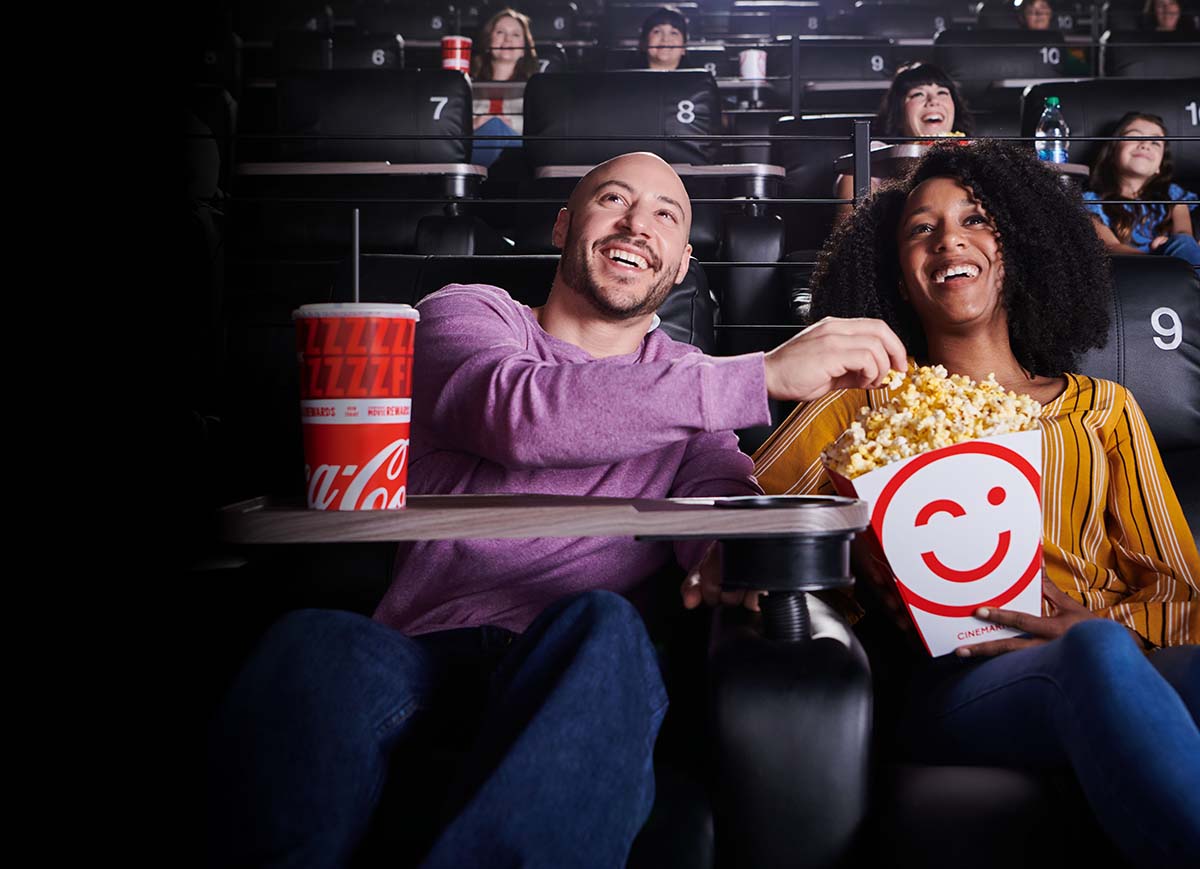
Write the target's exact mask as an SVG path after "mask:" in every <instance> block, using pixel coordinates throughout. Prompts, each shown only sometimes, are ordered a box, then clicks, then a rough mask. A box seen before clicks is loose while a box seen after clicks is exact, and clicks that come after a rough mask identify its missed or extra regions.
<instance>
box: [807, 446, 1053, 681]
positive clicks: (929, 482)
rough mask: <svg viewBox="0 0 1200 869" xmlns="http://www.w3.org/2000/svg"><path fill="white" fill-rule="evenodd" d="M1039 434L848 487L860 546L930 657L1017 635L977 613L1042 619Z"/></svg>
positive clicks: (840, 482) (926, 458)
mask: <svg viewBox="0 0 1200 869" xmlns="http://www.w3.org/2000/svg"><path fill="white" fill-rule="evenodd" d="M1041 467H1042V433H1041V431H1040V430H1033V431H1022V432H1017V433H1014V434H1003V435H997V436H994V437H985V438H978V439H976V440H969V441H963V442H961V443H956V444H952V445H950V446H945V447H941V448H940V449H935V450H931V451H929V452H925V453H921V454H919V455H915V456H912V457H911V458H907V459H903V460H901V461H896V462H892V463H891V464H887V465H884V466H883V467H880V468H877V469H876V470H873V471H868V472H867V473H865V474H861V475H859V476H857V477H855V478H854V479H853V480H850V479H847V478H846V477H844V476H842V475H841V474H839V473H838V472H837V471H835V470H834V469H833V468H827V470H828V472H829V476H830V478H831V479H832V480H833V483H834V487H835V488H836V489H837V491H838V492H839V493H840V494H842V495H848V496H851V497H855V498H860V499H862V500H863V501H866V502H867V504H868V506H869V507H870V511H871V514H870V515H871V528H870V531H868V532H867V534H865V535H863V536H864V538H865V539H866V540H867V544H866V545H867V546H869V547H871V549H872V550H873V554H874V555H876V556H877V557H878V558H879V560H880V561H882V562H883V564H884V565H885V566H886V568H887V570H888V572H890V574H891V578H892V579H893V580H894V582H895V586H896V589H897V590H898V592H899V596H900V599H901V600H902V601H903V603H904V606H905V608H906V609H907V610H908V614H909V616H910V617H911V619H912V623H913V625H914V626H915V627H916V630H917V632H918V634H920V637H921V640H922V642H923V643H924V644H925V648H926V649H928V651H929V654H930V655H933V656H934V657H937V656H939V655H945V654H947V653H949V652H952V651H954V650H955V649H956V648H958V647H960V646H969V645H973V644H975V643H982V642H987V641H990V640H998V639H1002V638H1004V637H1015V636H1019V635H1020V633H1021V632H1020V631H1017V630H1014V629H1012V628H1006V627H1002V626H1000V625H996V624H993V623H991V622H987V621H983V620H980V619H977V618H975V617H974V616H973V615H971V614H972V613H973V612H974V611H975V610H976V609H977V608H979V607H981V606H987V607H1002V608H1004V609H1009V610H1017V611H1020V612H1024V613H1029V614H1031V615H1041V613H1042V584H1041V583H1040V582H1037V581H1035V580H1037V579H1038V577H1039V576H1040V574H1041V567H1042V498H1041V491H1042V478H1041Z"/></svg>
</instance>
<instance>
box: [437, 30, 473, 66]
mask: <svg viewBox="0 0 1200 869" xmlns="http://www.w3.org/2000/svg"><path fill="white" fill-rule="evenodd" d="M442 69H456V70H458V71H459V72H461V73H463V74H464V75H465V74H467V73H469V72H470V71H471V39H470V37H468V36H443V37H442Z"/></svg>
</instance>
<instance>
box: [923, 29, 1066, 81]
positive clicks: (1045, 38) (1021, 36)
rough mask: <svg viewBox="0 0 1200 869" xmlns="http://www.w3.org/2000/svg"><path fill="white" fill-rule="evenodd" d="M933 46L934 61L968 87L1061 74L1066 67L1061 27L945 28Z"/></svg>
mask: <svg viewBox="0 0 1200 869" xmlns="http://www.w3.org/2000/svg"><path fill="white" fill-rule="evenodd" d="M933 46H934V47H933V62H934V63H936V64H937V65H938V66H940V67H941V68H942V69H944V70H945V71H946V75H948V76H950V78H951V79H953V80H954V81H955V82H958V84H959V85H960V86H964V87H965V88H966V89H968V90H972V89H980V88H981V87H984V86H986V85H987V83H989V82H992V81H998V80H1000V79H1008V78H1057V77H1058V76H1061V75H1063V74H1064V69H1065V67H1064V64H1063V61H1064V59H1065V57H1066V49H1065V48H1064V47H1063V35H1062V33H1060V32H1059V31H1057V30H1044V31H1038V32H1034V31H1018V32H1013V31H1008V30H944V31H942V32H941V33H939V34H938V35H937V37H936V38H935V39H934V44H933Z"/></svg>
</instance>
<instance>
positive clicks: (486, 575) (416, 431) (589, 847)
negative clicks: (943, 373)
mask: <svg viewBox="0 0 1200 869" xmlns="http://www.w3.org/2000/svg"><path fill="white" fill-rule="evenodd" d="M691 216H692V215H691V205H690V203H689V201H688V196H687V193H686V191H685V190H684V187H683V184H682V182H681V181H680V180H679V176H678V175H676V174H675V172H674V170H672V169H671V167H670V166H669V165H668V164H666V163H665V162H663V161H662V160H661V159H659V158H658V157H656V156H654V155H652V154H642V153H639V154H627V155H624V156H621V157H617V158H615V159H613V160H609V161H608V162H606V163H603V164H601V165H599V166H597V167H596V168H595V169H593V170H592V171H591V172H589V173H588V174H587V175H586V176H585V177H584V178H583V179H582V180H581V181H580V182H579V184H578V185H577V186H576V188H575V190H574V192H573V193H572V194H571V197H570V200H569V201H568V203H567V206H566V207H565V208H564V209H562V211H561V212H560V213H559V215H558V219H557V221H556V222H555V225H554V242H555V244H556V245H557V246H559V247H560V248H561V249H562V251H563V254H562V258H561V260H560V263H559V267H558V271H557V273H556V274H555V278H554V284H553V286H552V288H551V290H550V294H549V297H548V299H547V301H546V304H545V305H543V306H542V307H541V308H529V307H526V306H524V305H521V304H518V303H517V302H515V301H513V299H512V298H511V297H510V296H509V295H508V294H507V293H506V292H505V291H504V290H502V289H499V288H497V287H491V286H483V285H471V286H462V285H452V286H449V287H445V288H443V289H442V290H440V291H438V292H436V293H434V294H432V295H430V296H429V297H427V298H426V299H424V300H423V301H422V302H421V303H420V305H419V307H420V310H421V324H420V327H419V328H418V330H417V346H416V357H415V362H414V370H415V373H416V386H415V394H414V396H413V419H412V440H411V445H410V448H409V456H410V461H411V465H410V469H409V487H410V492H412V493H413V494H454V493H467V492H469V493H486V494H506V493H528V492H536V493H543V494H565V495H595V496H609V497H620V498H634V497H641V498H663V497H688V496H714V495H748V494H758V493H759V489H758V485H757V483H756V482H755V480H754V477H753V475H752V473H753V465H752V463H751V462H750V460H749V458H748V457H747V456H745V455H744V454H743V453H741V452H740V451H739V450H738V447H737V438H736V436H735V435H734V434H733V431H732V430H733V429H736V428H741V427H744V426H753V425H763V424H766V423H767V422H769V420H770V415H769V413H768V408H767V399H768V396H770V397H774V398H780V399H788V400H809V399H812V398H816V397H818V396H820V395H823V394H824V393H825V392H827V391H829V390H830V389H832V388H839V387H850V386H860V387H862V386H868V387H870V386H877V385H878V384H879V383H880V381H881V380H882V378H883V376H884V375H885V374H886V372H887V371H888V369H889V368H903V367H904V365H905V364H906V359H905V355H904V348H903V346H901V344H900V342H899V340H898V339H897V338H896V336H895V335H894V334H892V333H891V332H890V330H888V329H887V327H886V326H885V325H883V324H882V323H879V322H877V321H866V320H863V321H836V320H828V321H823V322H822V323H819V324H817V325H816V326H814V327H812V328H810V329H809V330H806V331H805V332H804V333H802V334H800V335H798V336H796V337H795V338H793V339H792V340H790V341H788V342H787V343H785V344H783V345H781V346H780V347H778V348H776V349H775V350H773V351H771V352H770V353H767V354H762V353H755V354H748V355H745V356H737V357H729V358H713V357H709V356H705V355H703V354H701V353H699V352H698V351H697V350H696V349H695V348H694V347H691V346H689V345H686V344H682V343H679V342H676V341H673V340H672V339H671V338H669V337H668V336H667V335H665V334H664V333H663V332H662V331H661V330H658V329H656V328H655V319H654V318H655V310H656V309H657V308H658V306H659V305H660V304H661V303H662V302H663V300H664V299H665V298H666V297H667V294H668V293H669V292H670V290H671V288H672V287H673V286H675V285H676V284H678V283H679V282H681V281H682V280H683V278H684V276H685V275H686V273H687V268H688V261H689V257H690V255H691V246H690V245H689V244H688V243H687V239H688V231H689V228H690V225H691ZM673 554H674V557H675V558H676V560H677V561H678V562H679V563H680V564H681V565H682V566H683V567H684V568H688V569H690V568H693V567H695V566H696V565H697V564H698V562H699V561H700V557H701V554H702V546H701V545H698V544H696V543H692V544H689V545H684V544H680V545H677V546H675V547H674V553H672V547H671V546H670V545H668V544H664V543H655V542H645V541H637V540H633V539H629V538H607V539H604V538H584V539H574V540H572V539H561V538H546V539H538V540H470V541H453V542H445V541H434V542H424V543H413V544H405V545H402V546H401V547H400V550H399V553H398V557H397V559H396V570H395V574H394V577H393V581H392V583H391V586H390V587H389V589H388V591H387V593H386V594H385V595H384V598H383V600H382V601H381V603H380V604H379V607H378V608H377V610H376V612H375V615H374V617H373V619H371V620H368V619H365V618H362V617H360V616H357V615H353V614H350V613H335V612H323V611H306V612H302V613H297V614H292V615H290V616H288V617H286V618H285V619H284V620H282V621H281V622H280V623H278V624H277V625H275V626H274V627H273V628H272V629H271V631H270V632H268V635H267V637H266V638H265V639H264V641H263V644H262V646H261V647H260V649H259V650H258V652H257V653H256V655H255V656H253V657H252V659H251V661H250V662H249V664H248V665H247V667H246V668H245V669H244V670H243V672H242V674H241V675H240V676H239V677H238V680H237V682H236V684H235V686H234V688H233V690H232V692H231V695H230V698H229V700H228V702H227V703H226V704H225V706H224V709H223V711H222V714H221V715H220V717H219V718H218V723H217V727H216V734H217V735H216V739H215V742H214V750H213V758H214V760H213V764H214V765H215V766H216V767H217V769H218V773H217V774H216V775H215V778H216V779H217V780H218V782H219V783H220V786H219V787H217V788H215V789H214V793H217V794H219V795H220V796H219V798H218V799H217V800H215V804H214V808H213V810H212V812H211V814H212V816H213V817H214V818H215V819H216V821H215V822H214V833H213V835H212V837H211V838H212V840H213V842H214V843H215V844H214V851H215V852H216V853H215V858H214V862H221V863H223V864H228V863H236V864H237V865H244V864H247V863H256V862H264V860H265V858H266V857H268V856H269V855H272V854H275V855H278V854H287V855H290V857H291V859H290V860H289V861H288V862H287V865H295V866H299V865H312V866H330V865H338V864H339V863H340V862H344V860H345V859H346V856H347V855H349V854H350V853H351V852H352V850H353V848H354V846H355V844H356V842H357V841H358V839H359V838H360V837H361V835H362V834H363V831H364V830H365V828H366V825H367V822H368V820H369V819H370V818H371V816H372V813H373V812H374V810H375V807H376V804H377V802H378V799H379V793H380V789H381V783H382V782H383V781H384V779H385V777H386V775H387V773H388V770H389V756H390V754H391V751H392V749H393V747H394V746H395V745H396V744H397V743H398V742H400V741H401V740H402V739H403V738H404V737H405V736H407V735H409V733H410V730H411V728H412V726H413V724H414V722H417V721H421V720H424V721H426V722H436V723H435V724H434V725H433V727H434V728H442V727H450V726H453V727H456V728H459V729H461V728H462V726H463V722H464V721H465V722H468V723H469V729H470V730H471V731H473V732H476V733H477V734H478V735H477V737H476V740H475V743H474V747H473V751H472V753H471V756H470V761H469V762H468V764H467V766H466V770H465V772H464V773H463V774H462V776H461V777H460V779H459V780H458V781H457V782H456V786H455V787H454V789H453V792H452V795H451V798H450V803H449V805H448V806H447V809H446V817H447V818H448V819H450V821H449V824H448V825H447V826H446V827H445V829H443V830H442V831H441V833H440V835H438V837H437V839H436V841H435V842H434V843H433V845H432V848H431V850H430V851H429V853H428V855H427V858H426V863H425V864H423V865H428V866H447V867H461V866H488V865H504V866H509V865H523V866H547V867H562V866H572V867H580V866H584V867H587V866H595V867H616V866H621V865H624V862H625V859H626V856H627V855H628V851H629V847H630V844H631V843H632V841H633V838H634V836H635V835H636V833H637V831H638V829H639V828H640V827H641V825H642V823H643V822H644V821H645V819H646V817H647V815H648V814H649V811H650V807H651V804H652V802H653V796H654V779H653V771H652V756H653V747H654V740H655V737H656V734H657V731H658V727H659V724H660V723H661V721H662V717H663V714H664V712H665V710H666V704H667V700H666V692H665V689H664V687H663V684H662V680H661V676H660V673H659V668H658V663H657V659H656V655H655V653H654V650H653V647H652V645H651V643H650V640H649V638H648V637H647V634H646V629H645V626H644V624H643V621H642V618H641V616H640V614H639V612H638V611H637V609H636V608H635V607H634V606H633V605H632V604H630V603H629V601H628V599H627V596H629V595H633V594H635V593H637V592H638V591H639V588H640V587H641V586H642V585H643V583H644V581H645V580H646V579H647V578H648V577H649V576H651V574H653V573H655V572H656V571H657V570H658V569H659V568H661V567H663V566H664V565H666V564H667V563H668V562H669V561H670V560H671V558H672V555H673ZM717 579H718V578H717V577H715V576H713V575H711V572H706V573H705V575H704V582H702V583H699V582H697V581H693V583H692V585H690V586H689V587H688V588H686V589H685V603H687V604H688V605H695V604H696V603H697V602H698V600H699V599H700V597H701V596H703V597H705V598H706V599H709V600H710V601H715V599H716V597H717V595H718V585H717ZM446 722H451V723H449V724H447V723H446ZM391 822H396V823H398V822H401V819H396V820H395V821H391Z"/></svg>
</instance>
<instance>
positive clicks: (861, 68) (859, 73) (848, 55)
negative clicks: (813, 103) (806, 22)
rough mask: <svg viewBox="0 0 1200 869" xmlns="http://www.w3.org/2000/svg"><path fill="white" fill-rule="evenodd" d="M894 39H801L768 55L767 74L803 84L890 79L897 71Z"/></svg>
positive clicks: (785, 44)
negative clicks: (797, 80)
mask: <svg viewBox="0 0 1200 869" xmlns="http://www.w3.org/2000/svg"><path fill="white" fill-rule="evenodd" d="M894 49H895V46H894V43H893V41H892V40H890V39H881V38H878V37H868V36H799V37H797V38H796V42H795V46H793V45H792V41H791V39H788V40H786V41H785V42H783V43H782V45H781V47H780V49H776V50H774V51H773V52H772V53H771V54H769V55H768V66H767V73H768V74H772V75H791V74H792V67H793V58H796V60H797V61H798V62H797V63H796V64H795V71H796V76H797V77H798V78H799V79H800V80H802V81H831V80H832V81H839V80H840V81H854V80H862V81H867V80H870V79H888V80H890V79H891V77H892V76H893V75H894V74H895V72H896V65H897V64H896V58H895V50H894Z"/></svg>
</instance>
